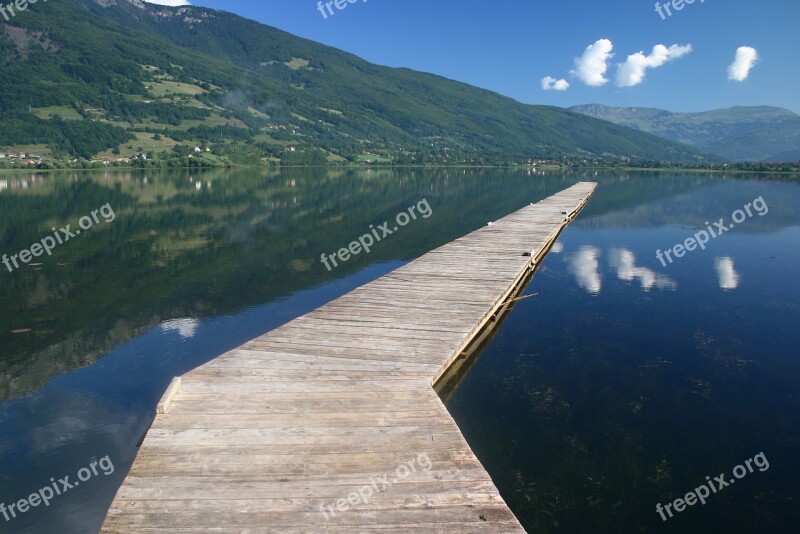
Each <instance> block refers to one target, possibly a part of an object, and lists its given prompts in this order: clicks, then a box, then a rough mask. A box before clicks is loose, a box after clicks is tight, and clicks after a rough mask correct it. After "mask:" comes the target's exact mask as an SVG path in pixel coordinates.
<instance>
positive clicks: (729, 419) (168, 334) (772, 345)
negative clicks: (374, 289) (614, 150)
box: [0, 169, 800, 532]
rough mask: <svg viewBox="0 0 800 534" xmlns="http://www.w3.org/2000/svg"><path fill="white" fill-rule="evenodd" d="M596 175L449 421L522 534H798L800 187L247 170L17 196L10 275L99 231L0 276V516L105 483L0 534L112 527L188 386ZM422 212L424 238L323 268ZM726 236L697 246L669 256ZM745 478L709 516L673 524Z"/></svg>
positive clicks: (44, 178) (415, 229)
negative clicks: (131, 481) (140, 455)
mask: <svg viewBox="0 0 800 534" xmlns="http://www.w3.org/2000/svg"><path fill="white" fill-rule="evenodd" d="M587 180H589V181H597V182H598V183H599V184H600V186H599V188H598V190H597V192H596V194H595V196H594V197H593V199H592V200H591V201H590V203H589V205H588V206H587V208H586V209H585V210H584V211H583V212H582V214H581V215H580V217H579V218H578V219H577V220H576V221H575V222H573V223H572V225H571V226H570V227H569V228H568V229H567V230H566V231H565V233H564V234H563V235H562V236H561V238H560V239H559V243H558V244H557V246H556V247H555V248H554V250H553V251H552V252H551V253H550V255H549V256H548V257H547V259H546V260H545V262H544V263H543V265H542V266H541V267H540V269H539V272H538V273H537V275H536V276H535V278H534V279H533V281H532V283H531V284H530V285H529V286H528V288H527V290H526V293H527V295H530V297H531V298H527V299H524V300H521V301H519V302H518V303H517V304H516V305H515V307H514V309H513V310H512V312H511V313H510V314H509V315H508V317H507V318H506V319H505V321H504V322H503V324H502V326H501V328H500V329H499V330H498V331H497V332H496V335H495V336H494V337H493V338H492V339H491V341H490V342H489V343H488V344H487V346H486V348H485V349H484V350H483V351H482V352H481V353H480V354H479V355H478V357H477V358H476V360H475V361H474V362H473V366H472V367H471V369H470V370H469V372H468V373H467V374H466V375H465V376H464V377H463V380H462V382H461V384H460V386H459V387H458V388H457V389H456V390H454V391H452V392H449V393H448V394H447V396H446V399H445V400H446V404H447V406H448V409H449V410H450V411H451V413H452V414H453V416H454V418H455V419H456V421H457V422H458V424H459V426H460V427H461V429H462V431H463V432H464V435H465V436H466V438H467V440H468V441H469V443H470V445H471V446H472V447H473V449H474V451H475V452H476V454H477V456H478V457H479V458H480V460H481V461H482V462H483V463H484V465H485V467H486V468H487V470H488V471H489V473H490V474H491V476H492V478H493V479H494V480H495V483H496V484H497V486H498V488H499V489H500V491H501V493H502V494H503V496H504V498H505V499H506V501H507V502H508V503H509V505H510V506H511V508H512V510H513V511H514V512H515V513H516V514H517V516H518V517H519V519H520V521H522V523H523V525H524V526H525V527H526V529H527V530H528V531H530V532H581V531H615V532H651V531H664V532H672V531H674V532H685V531H699V530H701V529H702V530H704V531H708V530H710V529H713V530H714V531H736V530H746V531H760V532H786V531H791V530H793V528H796V525H797V524H800V505H799V504H800V502H799V501H800V490H798V488H797V484H796V481H797V480H798V478H800V461H799V460H798V454H797V452H798V450H799V449H798V447H799V446H800V395H799V394H798V391H800V387H799V386H800V362H798V357H797V350H796V349H797V347H798V346H800V332H798V324H800V322H799V321H798V319H800V313H798V309H797V304H798V302H799V301H800V281H799V280H798V276H797V273H798V267H800V247H798V244H800V186H798V183H797V181H796V180H794V181H792V180H783V179H781V178H779V177H775V176H771V177H765V176H744V175H736V176H733V175H728V176H723V175H708V174H701V173H686V174H675V173H634V172H621V171H614V172H612V171H598V172H595V171H591V172H588V171H585V172H584V171H581V172H578V171H576V172H568V173H560V172H555V171H533V170H527V169H526V170H501V169H466V170H465V169H432V170H431V169H399V170H382V169H373V170H366V169H364V170H361V169H359V170H329V169H287V170H284V171H282V172H279V171H274V170H268V169H239V170H233V171H209V172H204V173H190V172H188V171H172V172H163V173H143V172H115V173H102V172H100V173H79V172H76V173H72V172H70V173H56V174H31V173H26V174H14V175H11V174H7V175H0V245H2V247H0V248H1V250H0V254H3V253H4V254H7V255H8V256H12V255H14V254H18V253H19V252H20V251H21V250H23V249H27V248H29V247H30V246H31V245H32V244H33V243H36V242H40V241H41V240H42V239H44V238H45V237H47V236H55V235H64V234H63V233H62V232H60V231H59V230H58V229H59V228H64V227H66V225H67V224H71V231H72V232H73V233H75V230H76V229H78V228H79V227H80V222H79V221H81V218H82V217H90V215H91V214H92V212H94V213H95V216H94V220H92V219H91V218H90V219H89V223H90V224H89V225H88V226H91V228H87V229H86V230H85V231H84V232H83V233H81V234H80V235H77V234H76V235H74V236H72V237H70V238H69V240H67V241H65V242H63V243H59V244H57V246H55V247H54V248H53V249H52V256H48V255H46V254H42V255H41V256H39V257H36V258H33V259H32V260H31V261H30V262H28V263H27V264H22V265H20V266H19V268H13V269H11V270H10V271H9V269H8V268H7V267H5V266H2V265H0V275H1V276H2V277H4V280H3V283H0V304H2V307H0V314H1V315H2V320H1V321H0V347H1V348H0V375H1V376H2V381H0V454H2V470H0V503H5V504H6V505H8V504H9V503H13V502H16V501H18V500H19V499H21V498H24V497H27V496H28V495H30V494H31V493H34V492H38V491H39V490H40V489H41V488H43V487H46V486H48V485H51V484H53V483H56V482H55V481H57V480H59V479H61V478H62V477H64V476H66V475H72V478H73V479H74V478H75V477H74V473H77V472H79V470H81V469H82V468H88V467H89V466H90V465H91V464H92V463H94V464H95V466H97V465H98V463H97V462H99V466H100V468H101V469H100V470H99V471H98V470H97V469H96V468H95V471H96V472H95V473H93V476H91V477H89V478H88V480H86V481H85V482H83V483H82V484H81V485H80V486H76V487H73V488H70V489H69V490H68V491H65V492H64V493H63V494H62V495H56V496H54V497H53V498H52V500H51V502H50V503H49V505H48V506H44V505H43V504H42V505H40V506H38V507H36V508H31V509H29V510H27V511H26V512H24V513H18V514H17V517H14V518H11V519H10V520H9V521H6V520H5V518H3V517H0V526H2V528H0V531H15V532H65V531H69V532H91V531H96V530H97V529H98V528H99V525H100V524H101V522H102V520H103V517H104V515H105V512H106V510H107V508H108V506H109V505H110V503H111V500H112V499H113V496H114V493H115V491H116V489H117V488H118V487H119V485H120V484H121V482H122V480H123V478H124V477H125V474H126V472H127V469H128V468H129V467H130V465H131V463H132V462H133V458H134V455H135V454H136V446H137V443H139V442H140V440H141V439H142V437H143V436H144V434H145V433H146V431H147V428H148V426H149V424H150V422H151V421H152V417H153V414H154V410H155V404H156V402H157V401H158V399H159V397H160V396H161V394H162V393H163V391H164V389H165V388H166V387H167V385H168V384H169V382H170V380H171V379H172V378H173V377H174V376H178V375H181V374H183V373H185V372H187V371H189V370H191V369H193V368H195V367H197V366H198V365H201V364H203V363H205V362H207V361H209V360H211V359H213V358H214V357H216V356H218V355H220V354H222V353H223V352H225V351H227V350H230V349H232V348H234V347H236V346H238V345H241V344H242V343H244V342H246V341H248V340H250V339H252V338H254V337H256V336H258V335H260V334H263V333H264V332H266V331H268V330H271V329H272V328H275V327H277V326H279V325H281V324H283V323H285V322H288V321H290V320H292V319H293V318H295V317H298V316H300V315H303V314H304V313H306V312H308V311H311V310H313V309H315V308H316V307H318V306H320V305H322V304H324V303H326V302H329V301H330V300H332V299H335V298H336V297H338V296H340V295H342V294H344V293H346V292H348V291H350V290H351V289H353V288H356V287H358V286H360V285H362V284H364V283H367V282H369V281H370V280H373V279H375V278H377V277H380V276H382V275H383V274H386V273H387V272H389V271H391V270H392V269H395V268H397V267H398V266H400V265H402V264H403V263H405V262H407V261H410V260H411V259H413V258H415V257H418V256H420V255H422V254H424V253H426V252H428V251H430V250H432V249H433V248H436V247H437V246H439V245H442V244H444V243H447V242H449V241H451V240H453V239H455V238H457V237H460V236H462V235H464V234H466V233H468V232H470V231H472V230H474V229H476V228H479V227H481V226H483V225H485V224H486V223H487V222H489V221H492V220H496V219H499V218H500V217H502V216H503V215H506V214H508V213H510V212H512V211H514V210H516V209H518V208H520V207H522V206H524V205H526V204H528V203H530V202H535V201H537V200H540V199H542V198H545V197H547V196H549V195H551V194H553V193H556V192H558V191H560V190H562V189H565V188H567V187H569V186H570V185H572V184H574V183H576V182H578V181H587ZM423 199H424V200H427V201H428V203H429V205H430V207H431V210H432V215H431V216H430V217H429V218H427V219H422V218H420V219H418V220H415V221H413V222H412V223H410V224H409V225H408V226H406V227H404V228H403V229H402V230H401V231H399V232H397V233H395V234H393V235H392V236H391V237H389V238H387V239H385V240H383V241H381V242H380V243H379V244H377V245H376V246H375V247H374V248H373V250H372V252H371V253H370V254H360V255H358V256H354V257H353V258H351V259H350V260H348V261H347V262H345V263H342V264H340V265H339V266H338V267H336V268H333V269H332V270H330V271H329V270H328V269H327V268H326V267H325V266H324V265H323V264H322V263H321V261H320V255H321V254H322V253H333V252H335V251H336V250H338V249H340V248H342V247H344V246H346V245H347V244H348V243H350V242H351V241H352V240H354V239H356V238H358V237H359V236H361V235H362V234H364V233H365V232H366V231H368V228H369V225H371V224H374V225H377V224H379V223H381V222H383V221H384V220H387V219H389V218H392V217H394V215H395V214H397V213H399V212H401V211H404V210H405V209H406V208H407V207H408V206H410V205H412V204H416V203H418V202H419V201H421V200H423ZM757 199H760V200H757ZM103 206H107V208H106V210H105V211H103V210H101V207H103ZM745 206H747V208H748V210H749V212H750V214H749V215H748V214H747V211H746V210H745ZM737 210H742V211H741V215H742V216H741V217H740V216H739V215H738V213H737V214H735V212H736V211H737ZM112 211H113V217H111V216H110V214H111V213H112ZM103 215H107V217H105V218H104V217H103ZM732 217H735V218H736V219H735V220H736V221H737V223H736V224H735V227H734V228H731V229H729V230H727V231H725V232H724V233H722V234H721V235H719V236H718V237H715V238H710V239H709V240H708V243H707V244H704V247H705V249H704V250H702V249H700V248H697V249H695V250H692V251H689V252H685V253H684V254H680V256H681V257H677V256H678V254H676V253H674V252H673V255H672V256H671V259H672V263H669V262H666V261H665V262H663V263H662V262H661V261H660V260H659V259H658V258H657V256H656V253H657V251H658V250H661V251H666V250H673V248H674V247H675V245H677V244H680V243H685V241H686V239H687V238H690V237H692V236H694V235H696V234H698V233H699V232H701V231H705V232H710V231H712V230H713V229H714V228H715V226H714V223H715V222H716V221H718V220H719V219H720V218H724V219H725V221H726V225H728V224H730V223H731V222H732V220H733V219H732ZM739 220H741V222H738V221H739ZM53 228H55V229H56V230H52V229H53ZM718 231H719V230H718ZM54 232H55V233H54ZM12 267H13V265H12ZM759 454H760V456H759V457H758V458H756V456H757V455H759ZM100 460H103V461H100ZM748 460H751V462H750V464H749V467H750V469H749V470H747V471H746V474H743V475H742V476H741V477H740V478H736V483H735V484H729V486H728V487H724V488H721V489H719V490H718V492H716V491H715V492H714V493H712V494H710V495H709V496H708V497H707V499H706V503H705V504H701V503H696V504H695V505H693V506H687V507H686V509H685V510H683V511H678V510H677V509H676V507H674V506H673V509H672V510H669V514H672V515H673V517H669V514H666V515H665V516H664V517H666V520H664V519H662V517H661V516H660V514H659V512H657V509H656V505H662V506H666V505H667V504H668V503H673V502H674V501H675V499H677V498H682V497H684V496H685V495H686V494H687V492H690V491H692V490H694V489H695V488H698V487H699V486H700V485H703V484H706V483H707V479H706V477H707V476H708V477H710V478H711V479H713V478H714V477H717V476H718V475H720V474H723V473H724V474H725V479H726V480H727V479H733V478H734V477H733V476H732V475H731V473H734V472H735V471H734V469H735V468H736V467H737V466H738V465H740V464H741V465H742V466H743V469H745V468H746V467H747V466H746V465H745V462H746V461H748ZM764 460H766V461H768V462H765V461H764ZM767 464H768V466H769V467H768V468H765V467H766V465H767ZM754 466H755V467H754ZM103 468H104V469H103ZM736 473H738V474H742V473H741V470H740V471H738V472H736ZM738 474H737V477H738ZM51 478H52V479H53V482H51ZM57 487H61V486H57ZM715 489H716V488H715ZM662 509H663V508H662ZM662 513H663V512H662Z"/></svg>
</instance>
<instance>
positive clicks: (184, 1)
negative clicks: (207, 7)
mask: <svg viewBox="0 0 800 534" xmlns="http://www.w3.org/2000/svg"><path fill="white" fill-rule="evenodd" d="M144 1H145V2H147V3H148V4H158V5H160V6H190V5H192V4H190V3H189V1H188V0H144Z"/></svg>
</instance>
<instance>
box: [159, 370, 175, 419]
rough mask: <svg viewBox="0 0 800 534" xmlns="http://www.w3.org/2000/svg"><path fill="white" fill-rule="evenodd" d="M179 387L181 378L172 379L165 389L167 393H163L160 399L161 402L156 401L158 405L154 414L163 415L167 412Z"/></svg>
mask: <svg viewBox="0 0 800 534" xmlns="http://www.w3.org/2000/svg"><path fill="white" fill-rule="evenodd" d="M180 387H181V377H179V376H178V377H176V378H173V379H172V382H170V383H169V387H167V391H165V392H164V395H163V396H162V397H161V400H160V401H158V405H156V413H157V414H165V413H167V410H169V405H170V404H172V401H173V399H174V398H175V395H177V394H178V389H180Z"/></svg>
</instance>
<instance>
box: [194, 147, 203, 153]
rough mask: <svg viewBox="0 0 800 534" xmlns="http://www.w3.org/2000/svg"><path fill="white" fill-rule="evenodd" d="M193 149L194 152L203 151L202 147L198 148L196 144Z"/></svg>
mask: <svg viewBox="0 0 800 534" xmlns="http://www.w3.org/2000/svg"><path fill="white" fill-rule="evenodd" d="M194 151H195V152H202V151H203V149H202V148H200V147H199V146H196V147H194Z"/></svg>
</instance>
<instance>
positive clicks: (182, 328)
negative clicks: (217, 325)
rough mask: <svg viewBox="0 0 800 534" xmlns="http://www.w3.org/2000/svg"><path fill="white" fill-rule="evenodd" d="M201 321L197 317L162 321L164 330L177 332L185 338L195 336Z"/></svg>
mask: <svg viewBox="0 0 800 534" xmlns="http://www.w3.org/2000/svg"><path fill="white" fill-rule="evenodd" d="M199 324H200V322H199V321H198V320H197V319H171V320H169V321H164V322H163V323H161V329H162V330H163V331H164V332H177V333H178V334H180V336H181V337H182V338H183V339H189V338H192V337H194V334H195V332H197V327H198V326H199Z"/></svg>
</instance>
